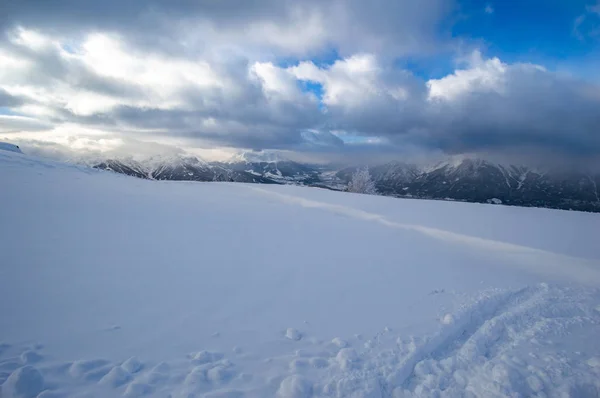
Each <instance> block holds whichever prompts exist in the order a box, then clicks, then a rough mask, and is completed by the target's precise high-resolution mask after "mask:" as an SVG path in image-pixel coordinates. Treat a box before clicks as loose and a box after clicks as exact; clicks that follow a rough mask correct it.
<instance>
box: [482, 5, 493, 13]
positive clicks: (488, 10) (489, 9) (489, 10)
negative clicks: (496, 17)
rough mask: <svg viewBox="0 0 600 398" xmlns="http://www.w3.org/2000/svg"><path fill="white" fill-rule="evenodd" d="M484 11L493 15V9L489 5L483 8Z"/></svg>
mask: <svg viewBox="0 0 600 398" xmlns="http://www.w3.org/2000/svg"><path fill="white" fill-rule="evenodd" d="M484 11H485V13H486V14H493V13H494V7H492V5H491V4H488V5H486V6H485V9H484Z"/></svg>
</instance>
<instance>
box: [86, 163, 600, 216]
mask: <svg viewBox="0 0 600 398" xmlns="http://www.w3.org/2000/svg"><path fill="white" fill-rule="evenodd" d="M93 167H95V168H97V169H103V170H110V171H114V172H117V173H122V174H127V175H130V176H134V177H139V178H146V179H154V180H183V181H230V182H245V183H260V184H296V185H307V186H316V187H321V188H328V189H334V190H345V189H346V186H347V183H348V182H349V181H350V179H351V178H352V174H353V173H354V172H355V171H356V170H357V167H345V168H341V169H340V168H335V167H332V166H321V165H312V164H303V163H298V162H294V161H291V160H286V159H282V158H278V157H276V156H268V157H262V158H260V157H259V158H257V157H255V156H244V155H241V156H240V155H238V156H235V157H234V158H232V159H231V160H230V161H227V162H205V161H202V160H200V159H198V158H196V157H193V156H179V157H170V158H164V157H158V158H150V159H148V160H146V161H143V162H140V161H134V160H123V159H118V160H117V159H107V160H104V161H101V162H97V163H95V164H93ZM369 171H370V174H371V176H372V178H373V180H374V181H375V185H376V187H377V190H378V191H379V193H380V194H382V195H386V196H394V197H406V198H426V199H443V200H457V201H466V202H479V203H495V204H500V203H502V204H507V205H517V206H534V207H548V208H556V209H566V210H580V211H592V212H600V191H599V189H598V187H599V186H600V174H598V173H584V172H575V171H571V172H566V171H549V170H544V171H542V170H538V169H535V168H530V167H527V166H522V165H509V164H508V165H507V164H498V163H494V162H490V161H487V160H484V159H479V158H454V159H450V160H448V161H445V162H439V163H435V164H430V165H425V166H423V165H416V164H411V163H404V162H389V163H385V164H379V165H372V166H371V167H370V169H369Z"/></svg>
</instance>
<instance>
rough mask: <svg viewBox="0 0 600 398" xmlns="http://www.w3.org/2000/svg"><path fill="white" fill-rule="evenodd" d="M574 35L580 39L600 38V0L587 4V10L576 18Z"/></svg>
mask: <svg viewBox="0 0 600 398" xmlns="http://www.w3.org/2000/svg"><path fill="white" fill-rule="evenodd" d="M573 35H574V36H575V37H576V38H577V39H578V40H580V41H586V40H598V39H599V38H600V1H598V2H597V3H596V4H594V5H588V6H586V8H585V12H584V13H583V14H581V15H579V16H577V18H575V20H574V21H573Z"/></svg>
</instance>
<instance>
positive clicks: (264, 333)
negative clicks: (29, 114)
mask: <svg viewBox="0 0 600 398" xmlns="http://www.w3.org/2000/svg"><path fill="white" fill-rule="evenodd" d="M598 230H600V214H585V213H577V212H564V211H555V210H547V209H535V208H527V209H525V208H517V207H503V206H493V205H483V204H481V205H479V204H466V203H457V202H442V201H426V200H419V201H417V200H401V199H393V198H385V197H378V196H368V195H356V194H351V193H339V192H331V191H326V190H320V189H311V188H302V187H293V186H256V185H245V184H230V183H186V182H179V183H178V182H162V181H146V180H141V179H135V178H130V177H126V176H122V175H115V174H113V173H109V172H102V171H98V170H93V169H89V168H85V167H76V166H71V165H65V164H61V163H56V162H51V161H46V160H43V159H39V158H34V157H30V156H27V155H23V154H18V153H13V152H9V151H0V264H1V266H0V315H1V316H0V385H1V388H2V389H1V390H0V391H1V393H0V396H2V398H6V397H39V398H52V397H70V396H76V397H83V396H85V397H121V396H125V397H167V396H171V397H173V398H175V397H188V398H190V397H230V398H231V397H274V396H277V397H373V398H375V397H377V398H383V397H435V396H437V397H457V396H458V397H460V396H470V397H473V396H479V397H507V396H523V397H526V396H538V397H567V396H570V397H587V396H598V395H599V394H600V344H598V336H599V335H600V251H599V250H598V246H597V242H596V240H597V231H598Z"/></svg>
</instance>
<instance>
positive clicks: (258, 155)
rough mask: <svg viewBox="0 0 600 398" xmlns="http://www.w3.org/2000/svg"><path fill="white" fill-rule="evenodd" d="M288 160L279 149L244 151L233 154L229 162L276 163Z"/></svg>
mask: <svg viewBox="0 0 600 398" xmlns="http://www.w3.org/2000/svg"><path fill="white" fill-rule="evenodd" d="M283 161H286V159H284V158H283V157H282V156H281V153H280V152H279V151H242V152H239V153H237V154H235V155H233V156H232V157H231V158H230V159H229V160H228V163H262V162H265V163H275V162H283Z"/></svg>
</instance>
